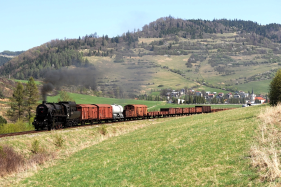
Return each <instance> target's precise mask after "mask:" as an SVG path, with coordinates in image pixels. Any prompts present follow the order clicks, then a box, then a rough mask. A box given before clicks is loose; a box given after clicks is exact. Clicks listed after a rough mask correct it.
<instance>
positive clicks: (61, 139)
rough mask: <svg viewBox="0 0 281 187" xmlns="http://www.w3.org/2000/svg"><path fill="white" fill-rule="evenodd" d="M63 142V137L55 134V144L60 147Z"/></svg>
mask: <svg viewBox="0 0 281 187" xmlns="http://www.w3.org/2000/svg"><path fill="white" fill-rule="evenodd" d="M63 143H64V139H63V138H62V136H61V135H58V134H57V135H55V143H54V144H55V146H57V147H62V146H63Z"/></svg>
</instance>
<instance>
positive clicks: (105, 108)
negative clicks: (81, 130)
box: [92, 104, 113, 121]
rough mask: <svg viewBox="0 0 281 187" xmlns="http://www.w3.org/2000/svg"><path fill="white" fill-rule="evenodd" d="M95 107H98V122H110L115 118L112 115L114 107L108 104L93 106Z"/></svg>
mask: <svg viewBox="0 0 281 187" xmlns="http://www.w3.org/2000/svg"><path fill="white" fill-rule="evenodd" d="M92 105H94V106H97V111H98V114H97V120H98V121H103V120H104V121H108V120H111V119H112V118H113V115H112V106H111V105H108V104H92Z"/></svg>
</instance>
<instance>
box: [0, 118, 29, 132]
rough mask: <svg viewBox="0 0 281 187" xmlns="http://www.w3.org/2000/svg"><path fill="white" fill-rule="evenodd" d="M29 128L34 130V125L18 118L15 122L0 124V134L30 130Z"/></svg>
mask: <svg viewBox="0 0 281 187" xmlns="http://www.w3.org/2000/svg"><path fill="white" fill-rule="evenodd" d="M30 130H34V126H33V125H29V124H28V123H25V122H23V121H22V120H18V121H17V122H16V123H8V124H3V125H1V126H0V134H6V133H14V132H22V131H30Z"/></svg>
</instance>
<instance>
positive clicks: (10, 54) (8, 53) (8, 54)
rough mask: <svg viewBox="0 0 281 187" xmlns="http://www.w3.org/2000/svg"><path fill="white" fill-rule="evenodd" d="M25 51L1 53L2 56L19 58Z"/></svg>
mask: <svg viewBox="0 0 281 187" xmlns="http://www.w3.org/2000/svg"><path fill="white" fill-rule="evenodd" d="M23 52H24V51H8V50H5V51H3V52H1V53H0V55H6V56H18V55H19V54H21V53H23Z"/></svg>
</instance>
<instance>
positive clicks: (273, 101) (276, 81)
mask: <svg viewBox="0 0 281 187" xmlns="http://www.w3.org/2000/svg"><path fill="white" fill-rule="evenodd" d="M269 100H270V105H277V103H278V102H281V69H279V70H278V71H277V73H276V75H275V77H274V78H273V79H272V81H271V83H270V85H269Z"/></svg>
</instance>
